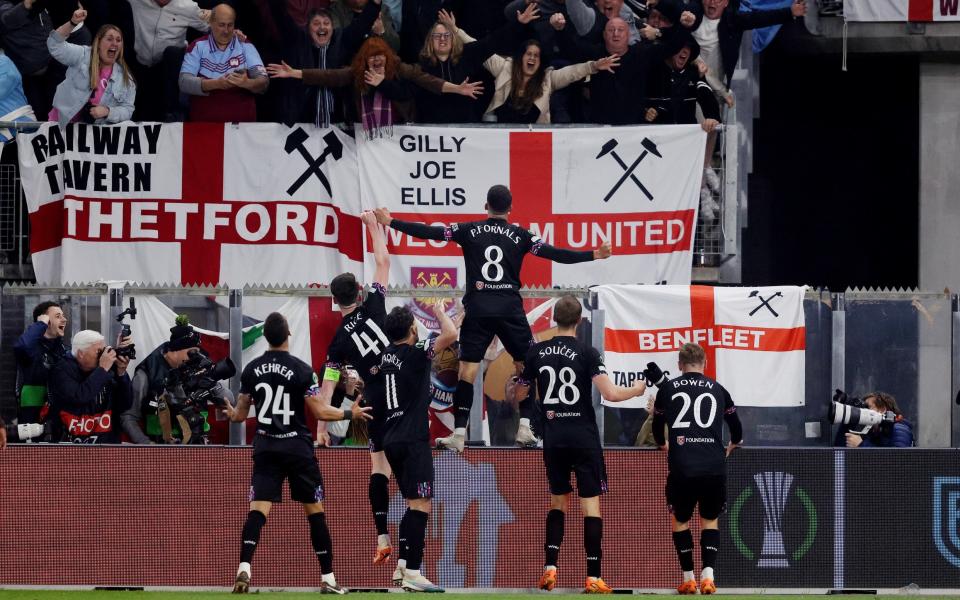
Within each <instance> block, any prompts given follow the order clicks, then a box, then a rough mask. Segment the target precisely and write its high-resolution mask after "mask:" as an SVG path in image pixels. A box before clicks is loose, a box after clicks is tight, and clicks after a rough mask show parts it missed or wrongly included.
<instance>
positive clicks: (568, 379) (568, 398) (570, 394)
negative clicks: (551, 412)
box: [540, 366, 580, 404]
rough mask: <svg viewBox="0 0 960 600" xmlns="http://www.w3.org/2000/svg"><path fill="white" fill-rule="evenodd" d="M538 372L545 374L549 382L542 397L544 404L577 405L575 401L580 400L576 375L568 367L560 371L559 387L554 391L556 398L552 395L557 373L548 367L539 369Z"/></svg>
mask: <svg viewBox="0 0 960 600" xmlns="http://www.w3.org/2000/svg"><path fill="white" fill-rule="evenodd" d="M540 372H541V373H546V374H547V376H548V377H550V381H548V382H547V392H546V393H545V394H544V395H543V403H544V404H559V403H560V402H563V403H564V404H576V403H577V400H579V399H580V390H579V389H577V374H576V373H574V371H573V369H571V368H570V367H563V368H562V369H560V373H559V379H560V387H558V388H557V389H556V392H557V395H556V397H554V395H553V392H554V389H553V388H554V387H556V385H557V379H558V377H557V372H556V371H555V370H554V369H553V367H549V366H543V367H540Z"/></svg>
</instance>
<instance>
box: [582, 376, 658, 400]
mask: <svg viewBox="0 0 960 600" xmlns="http://www.w3.org/2000/svg"><path fill="white" fill-rule="evenodd" d="M593 384H594V385H595V386H597V389H598V390H600V395H601V396H603V397H604V398H605V399H606V400H607V401H608V402H623V401H624V400H629V399H630V398H635V397H637V396H641V395H643V394H644V393H645V392H646V391H647V384H646V383H644V382H642V381H640V382H637V383H635V384H634V385H632V386H630V387H621V386H619V385H616V384H615V383H613V382H612V381H610V377H609V376H607V375H604V374H600V375H597V376H595V377H594V378H593Z"/></svg>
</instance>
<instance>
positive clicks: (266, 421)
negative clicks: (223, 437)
mask: <svg viewBox="0 0 960 600" xmlns="http://www.w3.org/2000/svg"><path fill="white" fill-rule="evenodd" d="M319 391H320V390H319V379H318V378H317V375H316V373H314V372H313V368H312V367H311V366H310V365H308V364H307V363H305V362H303V361H302V360H300V359H299V358H297V357H295V356H293V355H291V354H290V353H289V352H286V351H280V350H268V351H267V352H264V353H263V355H262V356H260V357H259V358H257V359H255V360H254V361H253V362H250V363H248V364H247V366H246V367H244V369H243V374H242V375H241V376H240V393H241V394H248V395H249V396H250V397H251V399H252V404H253V407H254V410H255V411H256V417H257V432H256V435H255V436H254V438H253V453H254V454H258V453H260V452H286V453H291V454H300V455H303V456H313V440H312V438H311V436H310V430H309V429H308V428H307V422H306V397H307V396H313V395H316V394H318V393H319Z"/></svg>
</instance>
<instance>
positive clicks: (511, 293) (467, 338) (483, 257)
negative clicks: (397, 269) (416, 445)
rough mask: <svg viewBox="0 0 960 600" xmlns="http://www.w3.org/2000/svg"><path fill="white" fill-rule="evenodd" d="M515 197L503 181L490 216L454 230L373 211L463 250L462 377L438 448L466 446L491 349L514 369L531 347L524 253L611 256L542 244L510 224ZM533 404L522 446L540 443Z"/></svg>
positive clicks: (490, 201) (603, 249)
mask: <svg viewBox="0 0 960 600" xmlns="http://www.w3.org/2000/svg"><path fill="white" fill-rule="evenodd" d="M512 204H513V197H512V196H511V194H510V190H509V189H507V187H506V186H503V185H495V186H493V187H491V188H490V190H489V191H488V192H487V202H486V204H485V205H484V208H485V209H486V211H487V219H486V220H483V221H473V222H469V223H454V224H453V225H450V226H449V227H440V226H431V225H424V224H423V223H411V222H407V221H401V220H399V219H394V218H392V217H391V216H390V211H389V210H387V209H386V208H378V209H377V210H376V211H375V212H376V215H377V221H379V222H380V223H381V224H383V225H389V226H390V227H392V228H394V229H396V230H398V231H401V232H403V233H406V234H408V235H411V236H413V237H416V238H420V239H426V240H435V241H441V242H442V241H453V242H456V243H457V244H458V245H459V246H460V248H461V249H462V250H463V262H464V266H465V268H466V272H467V283H466V294H465V295H464V297H463V306H464V309H465V313H466V314H465V316H464V319H463V325H462V326H461V328H460V369H459V373H458V377H459V381H458V382H457V389H456V391H455V392H454V397H453V405H454V417H453V418H454V430H453V434H452V435H450V436H448V437H445V438H438V439H437V446H438V447H440V446H442V447H447V448H451V449H453V450H455V451H457V452H462V451H463V445H464V438H465V436H466V428H467V423H468V422H469V420H470V408H471V406H472V405H473V383H474V381H475V380H476V378H477V372H478V370H479V368H480V361H481V360H482V359H483V354H484V352H486V350H487V346H489V345H490V342H491V341H493V337H494V336H497V337H499V338H500V341H501V342H503V346H504V348H506V350H507V352H509V353H510V356H512V357H513V360H514V362H515V363H516V368H517V372H518V373H519V372H520V370H521V369H522V361H523V357H524V355H525V354H526V352H527V350H528V349H529V348H530V346H531V344H533V334H532V333H531V332H530V324H529V323H528V322H527V316H526V314H525V313H524V311H523V300H522V299H521V298H520V293H519V292H520V288H521V286H522V284H521V283H520V267H521V266H522V265H523V259H524V257H525V256H526V255H527V253H530V254H534V255H536V256H539V257H541V258H545V259H547V260H552V261H554V262H558V263H565V264H573V263H580V262H586V261H590V260H597V259H602V258H607V257H609V256H610V244H603V245H602V246H600V247H599V248H597V249H596V250H584V251H575V250H565V249H561V248H555V247H553V246H551V245H549V244H545V243H544V242H543V240H542V239H540V237H539V236H538V235H537V234H535V233H533V232H532V231H528V230H526V229H524V228H522V227H520V226H518V225H514V224H512V223H510V222H508V221H507V219H508V217H509V215H510V208H511V206H512ZM531 411H532V406H531V404H530V402H529V401H528V402H525V403H521V405H520V416H521V419H520V429H519V430H518V432H517V441H518V442H519V443H521V444H523V445H527V444H531V443H535V442H536V438H534V436H533V433H532V432H531V430H530V412H531Z"/></svg>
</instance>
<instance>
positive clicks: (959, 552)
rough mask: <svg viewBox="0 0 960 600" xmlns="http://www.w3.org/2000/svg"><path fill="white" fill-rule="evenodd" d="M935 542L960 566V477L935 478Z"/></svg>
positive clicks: (941, 551) (953, 563)
mask: <svg viewBox="0 0 960 600" xmlns="http://www.w3.org/2000/svg"><path fill="white" fill-rule="evenodd" d="M933 543H934V544H935V545H936V547H937V551H938V552H940V555H941V556H943V558H945V559H946V560H947V561H948V562H949V563H950V564H952V565H953V566H955V567H958V568H960V477H934V478H933Z"/></svg>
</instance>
